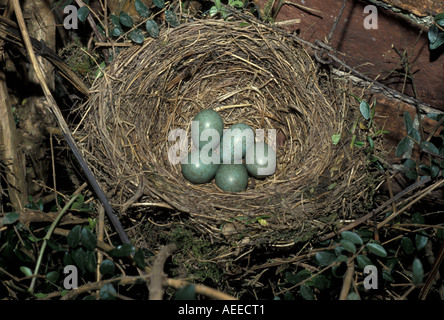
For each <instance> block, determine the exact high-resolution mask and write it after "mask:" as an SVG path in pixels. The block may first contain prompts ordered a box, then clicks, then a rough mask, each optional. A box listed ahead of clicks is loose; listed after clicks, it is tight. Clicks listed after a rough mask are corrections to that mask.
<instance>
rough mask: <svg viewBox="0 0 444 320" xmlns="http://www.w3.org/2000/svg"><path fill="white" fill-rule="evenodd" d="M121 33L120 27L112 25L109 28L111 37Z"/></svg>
mask: <svg viewBox="0 0 444 320" xmlns="http://www.w3.org/2000/svg"><path fill="white" fill-rule="evenodd" d="M122 33H123V30H122V28H120V27H114V28H113V29H112V30H111V36H113V37H119V36H120V35H121V34H122Z"/></svg>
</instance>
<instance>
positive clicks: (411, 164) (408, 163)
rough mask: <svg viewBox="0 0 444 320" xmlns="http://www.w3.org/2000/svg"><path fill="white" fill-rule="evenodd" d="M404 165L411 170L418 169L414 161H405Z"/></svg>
mask: <svg viewBox="0 0 444 320" xmlns="http://www.w3.org/2000/svg"><path fill="white" fill-rule="evenodd" d="M404 165H405V166H406V167H407V168H409V169H415V168H416V162H415V160H413V159H410V158H409V159H406V160H405V161H404Z"/></svg>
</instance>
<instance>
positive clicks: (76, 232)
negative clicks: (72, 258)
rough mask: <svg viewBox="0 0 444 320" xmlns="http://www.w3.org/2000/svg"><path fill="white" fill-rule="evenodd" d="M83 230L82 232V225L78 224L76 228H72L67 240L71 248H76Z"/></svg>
mask: <svg viewBox="0 0 444 320" xmlns="http://www.w3.org/2000/svg"><path fill="white" fill-rule="evenodd" d="M81 232H82V227H80V226H79V225H77V226H75V227H74V228H72V229H71V231H70V232H69V233H68V237H67V241H68V245H69V246H70V247H71V248H75V247H77V246H78V245H79V242H80V233H81Z"/></svg>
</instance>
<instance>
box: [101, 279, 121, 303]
mask: <svg viewBox="0 0 444 320" xmlns="http://www.w3.org/2000/svg"><path fill="white" fill-rule="evenodd" d="M99 294H100V298H101V299H102V300H116V295H117V291H116V289H114V286H113V285H112V284H111V283H107V284H104V285H103V287H102V288H101V289H100V292H99Z"/></svg>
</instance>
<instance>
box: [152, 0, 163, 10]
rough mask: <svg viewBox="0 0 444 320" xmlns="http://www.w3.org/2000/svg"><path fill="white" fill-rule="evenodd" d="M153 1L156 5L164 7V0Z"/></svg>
mask: <svg viewBox="0 0 444 320" xmlns="http://www.w3.org/2000/svg"><path fill="white" fill-rule="evenodd" d="M153 3H154V5H155V6H156V7H158V8H160V9H163V8H164V7H165V1H164V0H153Z"/></svg>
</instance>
